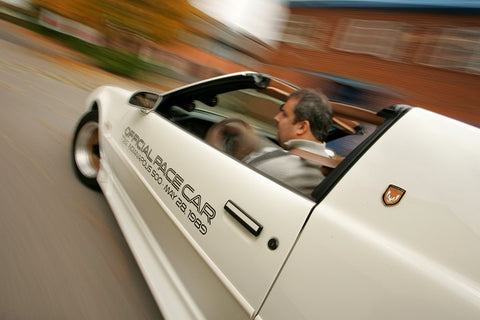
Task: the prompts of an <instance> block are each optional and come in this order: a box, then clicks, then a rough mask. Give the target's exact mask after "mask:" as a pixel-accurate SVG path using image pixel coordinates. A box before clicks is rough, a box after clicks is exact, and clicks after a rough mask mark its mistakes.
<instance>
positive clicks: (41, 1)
mask: <svg viewBox="0 0 480 320" xmlns="http://www.w3.org/2000/svg"><path fill="white" fill-rule="evenodd" d="M33 3H34V4H36V5H37V6H38V7H41V8H45V9H48V10H50V11H53V12H55V13H57V14H59V15H61V16H64V17H67V18H69V19H72V20H75V21H78V22H81V23H83V24H85V25H88V26H90V27H92V28H95V29H97V30H99V31H101V32H103V33H104V34H105V35H106V36H107V37H108V38H117V37H118V36H119V35H118V31H119V30H122V31H123V32H127V33H130V34H135V35H137V36H139V37H142V38H146V39H148V40H151V41H154V42H157V43H163V42H168V41H171V40H173V39H174V38H175V36H176V35H177V33H178V31H179V30H180V29H182V28H183V24H182V18H183V17H185V16H186V15H188V14H189V13H191V12H192V7H191V5H190V4H189V2H188V0H104V1H98V0H62V1H58V0H33Z"/></svg>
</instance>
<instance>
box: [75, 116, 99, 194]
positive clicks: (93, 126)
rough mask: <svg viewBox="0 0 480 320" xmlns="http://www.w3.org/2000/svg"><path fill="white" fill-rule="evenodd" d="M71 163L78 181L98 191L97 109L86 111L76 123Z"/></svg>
mask: <svg viewBox="0 0 480 320" xmlns="http://www.w3.org/2000/svg"><path fill="white" fill-rule="evenodd" d="M72 164H73V169H74V171H75V175H76V176H77V178H78V179H79V180H80V182H82V183H83V184H84V185H85V186H87V187H89V188H90V189H93V190H97V191H100V186H99V184H98V182H97V175H98V171H99V170H100V145H99V140H98V111H97V110H92V111H90V112H88V113H86V114H85V115H84V116H83V117H82V119H80V122H79V123H78V125H77V128H76V130H75V135H74V138H73V142H72Z"/></svg>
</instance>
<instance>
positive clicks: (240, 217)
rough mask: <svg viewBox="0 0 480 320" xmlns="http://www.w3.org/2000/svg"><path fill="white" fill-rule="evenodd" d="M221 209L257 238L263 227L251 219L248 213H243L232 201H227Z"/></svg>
mask: <svg viewBox="0 0 480 320" xmlns="http://www.w3.org/2000/svg"><path fill="white" fill-rule="evenodd" d="M223 208H224V209H225V210H226V211H227V212H228V213H229V214H230V215H231V216H232V217H233V218H235V220H237V221H238V222H239V223H240V224H241V225H242V226H243V227H244V228H245V229H247V230H248V231H249V232H250V233H251V234H253V235H254V236H255V237H258V236H259V235H260V232H262V229H263V226H262V225H261V224H260V223H258V222H257V220H255V219H254V218H252V217H251V216H250V215H249V214H248V213H246V212H245V211H243V210H242V209H241V208H240V207H239V206H237V205H236V204H235V203H234V202H233V201H231V200H228V201H227V203H225V206H224V207H223Z"/></svg>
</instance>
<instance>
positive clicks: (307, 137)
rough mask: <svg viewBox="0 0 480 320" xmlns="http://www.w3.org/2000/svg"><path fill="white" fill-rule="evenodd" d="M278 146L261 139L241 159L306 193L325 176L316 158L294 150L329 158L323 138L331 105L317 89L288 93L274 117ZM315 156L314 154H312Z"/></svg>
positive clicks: (330, 116) (324, 138) (330, 115)
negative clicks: (306, 157) (307, 157)
mask: <svg viewBox="0 0 480 320" xmlns="http://www.w3.org/2000/svg"><path fill="white" fill-rule="evenodd" d="M274 119H275V121H276V122H277V140H278V143H279V144H280V145H281V147H282V148H283V149H281V148H279V147H278V146H276V145H274V144H273V143H272V144H268V143H266V142H265V141H263V142H261V143H260V144H259V147H258V148H259V150H258V151H256V152H253V153H251V154H249V155H248V156H246V157H245V158H244V159H243V160H244V161H245V162H246V163H248V164H250V165H251V166H253V167H255V168H258V169H259V170H261V171H263V172H265V173H266V174H268V175H270V176H272V177H274V178H276V179H278V180H280V181H282V182H284V183H286V184H288V185H290V186H292V187H294V188H296V189H298V190H300V191H301V192H303V193H305V194H307V195H310V194H311V192H312V191H313V189H314V188H315V187H316V186H317V185H318V184H319V183H320V182H321V181H322V180H323V179H324V178H325V176H324V174H323V173H322V171H321V170H320V169H321V167H322V165H320V164H318V161H315V162H314V161H311V160H306V159H305V157H303V156H302V157H300V156H299V155H298V154H302V153H301V152H297V151H299V150H300V151H305V152H304V153H305V154H309V155H310V154H314V155H318V156H320V157H324V158H327V159H328V158H330V157H331V154H330V153H329V152H328V151H327V149H326V144H325V140H326V138H327V135H328V130H329V128H330V126H331V125H332V107H331V105H330V102H329V101H328V98H327V97H326V96H325V95H324V94H323V93H321V92H318V91H315V90H311V89H300V90H297V91H295V92H293V93H292V94H290V96H289V97H288V99H287V101H286V102H285V104H283V105H281V106H280V112H279V113H278V114H277V115H276V116H275V117H274ZM313 158H315V157H313Z"/></svg>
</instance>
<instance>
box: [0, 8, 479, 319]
mask: <svg viewBox="0 0 480 320" xmlns="http://www.w3.org/2000/svg"><path fill="white" fill-rule="evenodd" d="M479 2H480V0H451V1H444V0H436V1H429V0H369V1H362V0H357V1H348V0H342V1H340V0H330V1H328V0H323V1H306V0H305V1H293V0H291V1H286V0H103V1H98V0H61V1H59V0H0V52H1V55H0V92H1V111H2V116H1V117H0V150H2V151H1V152H0V172H1V176H2V183H0V288H1V289H0V319H72V320H75V319H81V320H83V319H161V311H160V310H159V308H158V307H157V304H156V301H155V300H154V298H153V297H152V295H151V294H150V291H149V290H148V285H147V284H146V282H145V280H144V278H143V277H142V274H141V272H140V270H139V268H138V265H137V264H136V262H135V259H134V257H133V255H132V253H131V251H130V250H129V248H128V245H127V243H126V242H125V240H124V238H123V235H122V233H121V231H120V229H119V227H118V224H117V222H116V220H115V218H114V216H113V213H112V212H111V210H110V208H109V206H108V204H107V203H106V201H105V198H104V197H103V195H102V194H101V193H97V192H94V191H92V190H90V189H87V188H85V187H83V185H81V184H80V183H79V182H78V181H77V180H76V178H75V175H74V173H73V170H72V168H71V156H70V153H71V141H72V137H73V133H74V129H75V127H76V124H77V122H78V120H79V119H80V117H81V115H82V114H83V113H84V112H85V105H84V101H85V98H86V97H87V95H88V94H89V93H90V92H91V90H93V89H94V88H95V87H97V86H100V85H105V84H109V85H116V86H120V87H125V88H127V89H131V90H136V89H144V90H158V91H163V90H168V89H172V88H175V87H178V86H181V85H183V84H187V83H191V82H194V81H197V80H201V79H206V78H209V77H212V76H217V75H222V74H226V73H231V72H237V71H243V70H253V71H259V72H264V73H267V74H270V75H273V76H277V77H279V78H283V79H286V80H288V81H290V82H292V83H294V84H296V85H299V86H302V87H309V88H319V89H321V90H323V91H324V92H325V93H326V94H327V95H328V96H329V97H330V98H331V99H334V100H340V101H346V102H353V103H355V104H358V105H361V106H364V107H368V108H371V109H375V110H379V109H382V108H385V107H387V106H389V105H391V104H395V103H407V104H410V105H413V106H420V107H423V108H426V109H429V110H433V111H436V112H439V113H442V114H445V115H447V116H450V117H453V118H456V119H459V120H462V121H464V122H467V123H470V124H473V125H476V126H480V111H479V104H478V100H479V91H480V90H479V89H480V85H479V84H480V82H479V76H480V19H479V18H480V3H479ZM426 127H428V124H426ZM426 130H428V129H426ZM460 143H461V142H460ZM399 147H401V148H405V151H406V152H408V146H402V145H400V146H399ZM445 148H446V156H450V157H456V156H458V155H453V154H451V153H449V152H448V146H445ZM426 151H427V150H426ZM446 179H448V177H446Z"/></svg>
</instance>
